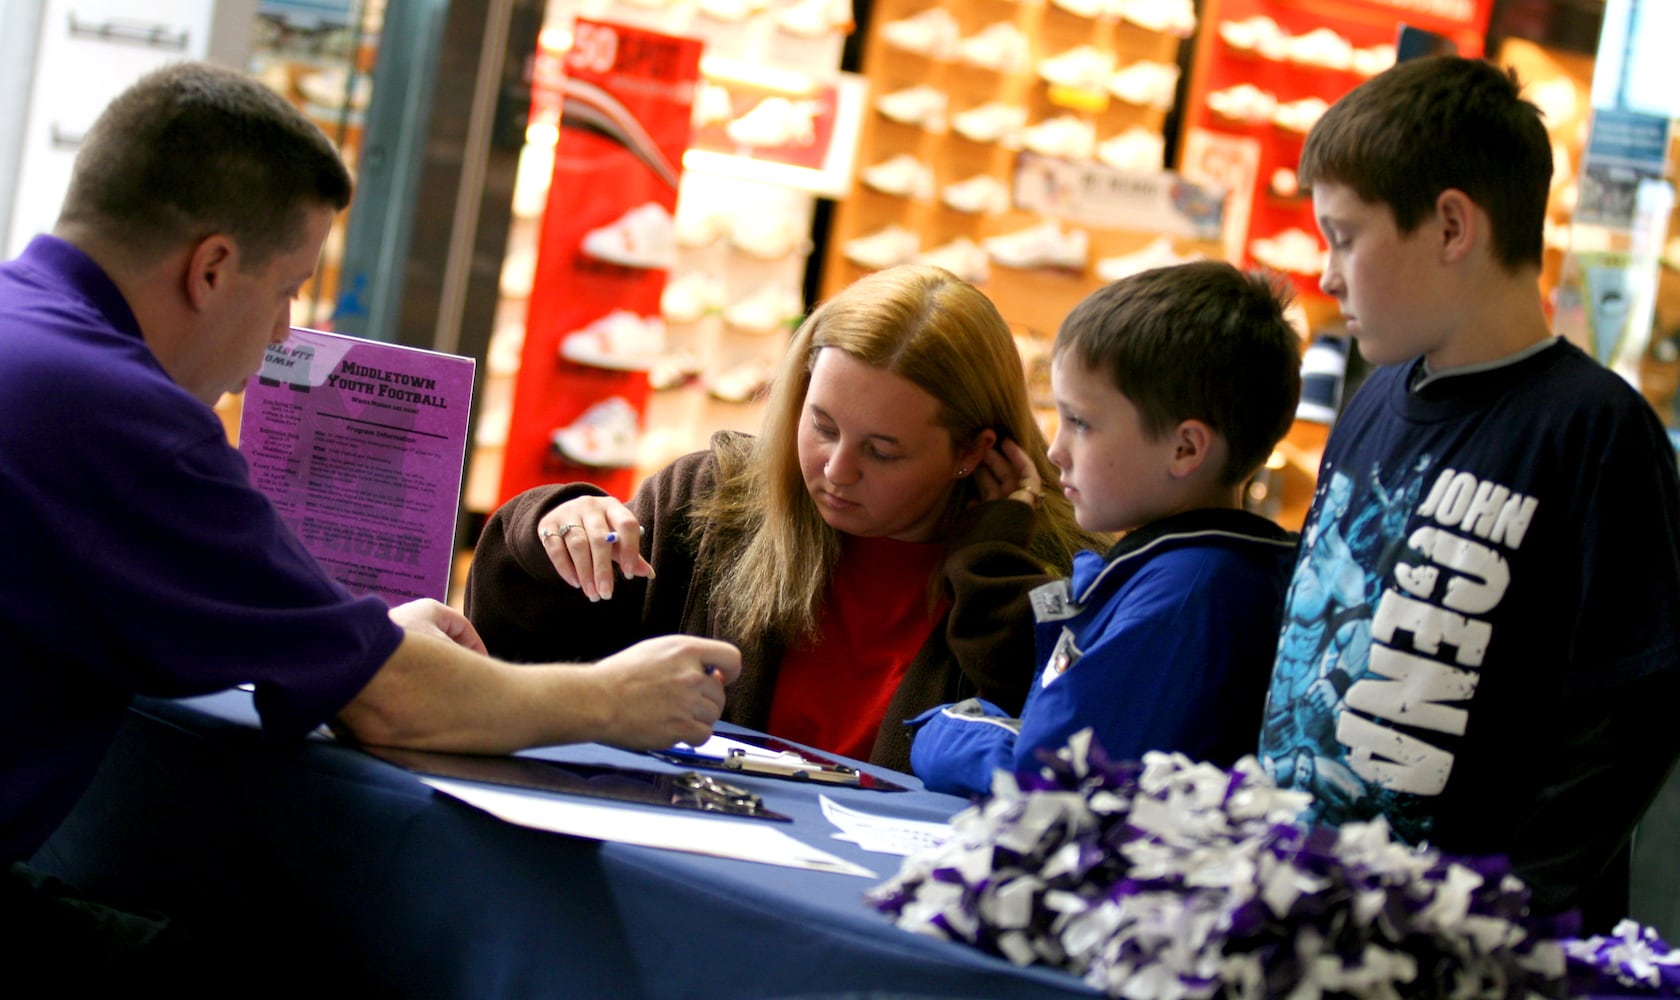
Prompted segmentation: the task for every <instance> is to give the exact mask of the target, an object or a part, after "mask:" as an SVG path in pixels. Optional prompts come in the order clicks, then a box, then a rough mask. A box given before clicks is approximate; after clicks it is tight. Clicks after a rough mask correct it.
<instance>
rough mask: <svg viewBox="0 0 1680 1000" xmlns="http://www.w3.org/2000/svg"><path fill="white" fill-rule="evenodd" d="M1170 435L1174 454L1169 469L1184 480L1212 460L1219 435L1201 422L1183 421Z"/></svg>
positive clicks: (1177, 477)
mask: <svg viewBox="0 0 1680 1000" xmlns="http://www.w3.org/2000/svg"><path fill="white" fill-rule="evenodd" d="M1169 435H1170V437H1171V439H1172V446H1173V452H1172V458H1171V459H1170V460H1169V462H1168V466H1167V467H1168V471H1169V472H1170V473H1171V474H1172V475H1173V477H1174V478H1176V479H1184V478H1186V477H1188V476H1191V475H1193V474H1194V473H1195V472H1196V470H1198V469H1200V468H1201V467H1202V466H1203V465H1205V464H1207V462H1208V461H1210V460H1211V459H1212V457H1213V451H1214V442H1215V440H1217V437H1218V435H1217V434H1216V433H1215V432H1214V429H1213V428H1212V427H1209V426H1208V425H1207V424H1206V423H1203V422H1202V421H1200V420H1182V421H1179V424H1178V426H1177V427H1175V428H1173V429H1172V430H1171V431H1170V432H1169Z"/></svg>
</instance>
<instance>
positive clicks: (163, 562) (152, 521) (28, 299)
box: [0, 236, 402, 861]
mask: <svg viewBox="0 0 1680 1000" xmlns="http://www.w3.org/2000/svg"><path fill="white" fill-rule="evenodd" d="M0 523H3V524H4V525H5V528H6V530H7V536H8V544H7V546H6V549H5V553H6V557H7V566H6V580H7V585H6V593H5V595H4V599H3V600H0V848H3V850H4V852H5V854H4V858H5V860H7V861H11V860H20V859H25V858H28V857H29V856H30V855H31V854H33V853H34V851H35V849H36V848H37V847H39V846H40V844H41V842H42V841H43V840H45V839H46V837H47V836H48V835H50V834H51V833H52V831H53V829H54V828H56V827H57V825H58V824H59V822H60V821H62V820H63V818H64V816H65V815H66V814H67V813H68V812H69V811H70V808H71V807H72V806H73V805H74V804H75V802H76V800H77V799H78V798H79V797H80V796H81V794H82V792H83V791H84V790H85V789H86V788H87V785H88V783H89V782H90V781H91V780H92V778H93V773H94V771H95V769H96V768H97V767H98V765H99V762H100V760H101V758H102V757H103V756H104V754H105V751H106V749H107V747H108V746H109V745H110V742H111V740H112V738H113V736H114V735H115V733H116V729H117V726H118V724H119V722H120V721H121V719H122V715H123V711H124V708H125V707H126V706H127V705H128V702H129V700H130V698H131V697H132V696H133V695H135V694H146V695H154V696H160V697H185V696H191V695H195V694H205V693H209V692H212V691H218V690H222V689H225V688H228V687H231V686H233V685H236V684H241V683H254V684H255V685H256V690H257V696H256V704H257V708H258V710H259V712H260V713H261V715H262V719H263V726H264V728H265V730H266V731H267V732H269V733H270V734H274V735H278V736H288V737H297V736H301V735H302V734H304V733H307V732H308V731H310V730H311V729H313V728H314V727H315V726H317V725H319V724H320V723H321V722H323V721H324V720H326V719H328V718H330V717H331V716H332V715H333V714H334V713H336V712H337V711H338V710H339V709H340V708H342V707H343V706H344V705H345V704H346V703H347V702H348V701H349V700H350V699H351V698H353V697H354V696H355V695H356V693H357V692H359V691H360V690H361V689H362V687H363V686H364V685H365V684H366V683H367V681H368V679H369V678H371V677H372V676H373V674H374V673H375V672H376V671H377V670H378V669H379V667H380V665H381V664H383V663H384V662H385V660H386V659H387V658H389V656H390V655H391V653H392V652H393V651H394V650H395V649H396V647H397V644H398V642H399V641H401V637H402V632H401V629H399V628H398V627H397V626H396V625H395V624H393V623H392V622H391V621H390V619H389V618H388V617H387V615H386V608H385V605H384V603H383V602H381V601H380V600H378V599H377V598H372V597H364V598H356V597H352V596H351V595H350V594H349V593H348V592H347V591H346V590H345V589H344V588H343V587H342V586H340V585H339V584H338V583H336V582H335V581H333V580H332V579H331V578H330V577H328V576H327V575H326V573H325V572H323V571H322V570H321V568H320V566H319V565H318V564H317V563H316V562H315V560H314V559H313V558H312V557H311V556H310V555H309V553H308V552H306V551H305V550H304V549H303V546H302V545H301V544H300V543H299V542H298V541H297V539H296V538H295V537H293V535H292V533H291V532H290V530H289V529H287V527H286V526H285V525H283V524H282V523H281V522H280V519H279V517H278V515H277V514H276V512H275V510H274V508H273V506H272V505H271V504H270V503H269V502H268V500H267V498H266V497H264V496H263V495H262V494H261V493H259V492H258V491H257V490H256V489H255V488H253V487H252V485H251V482H250V477H249V474H248V470H247V468H246V465H245V461H244V459H243V458H242V457H241V456H240V455H239V453H238V451H236V450H235V449H233V448H232V447H231V446H229V445H228V443H227V439H226V435H225V432H224V430H223V428H222V424H221V421H220V420H219V419H218V418H217V416H216V414H215V412H214V411H212V410H211V409H210V408H209V407H207V406H205V405H204V404H203V403H201V402H199V401H198V400H197V399H195V398H193V396H192V395H191V394H190V393H188V392H187V391H186V390H185V389H183V388H181V387H180V386H178V385H176V384H175V382H174V381H172V380H171V379H170V377H169V375H168V374H167V373H166V372H165V371H164V370H163V368H162V367H161V366H160V365H159V364H158V362H157V360H156V359H155V358H154V357H153V356H152V353H151V351H150V350H148V349H147V347H146V345H145V342H144V341H143V340H142V338H141V335H140V329H139V325H138V323H137V322H136V321H135V318H134V315H133V313H132V311H131V310H130V309H129V307H128V304H127V303H126V302H125V301H124V299H123V297H122V294H121V293H120V292H119V291H118V289H117V287H116V285H114V284H113V283H112V282H111V280H110V279H109V278H108V277H107V276H106V275H105V273H104V272H103V271H102V270H101V269H100V268H99V266H98V265H97V264H95V263H94V262H93V261H92V260H91V259H89V258H88V257H87V256H86V255H85V254H83V253H82V252H81V251H80V250H78V249H76V248H75V247H74V246H72V245H71V244H69V243H66V242H64V241H62V240H59V239H55V238H53V237H50V236H41V237H37V238H36V239H35V240H34V241H33V242H31V243H30V244H29V246H28V248H26V249H25V250H24V252H23V254H22V255H21V256H20V257H18V258H17V259H16V260H13V261H10V262H8V263H5V264H0Z"/></svg>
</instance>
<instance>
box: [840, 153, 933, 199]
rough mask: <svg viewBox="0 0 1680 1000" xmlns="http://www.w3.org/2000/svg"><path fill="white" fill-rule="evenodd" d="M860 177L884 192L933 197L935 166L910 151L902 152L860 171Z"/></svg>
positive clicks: (905, 195)
mask: <svg viewBox="0 0 1680 1000" xmlns="http://www.w3.org/2000/svg"><path fill="white" fill-rule="evenodd" d="M858 179H859V180H861V181H862V182H863V183H864V184H865V185H866V186H868V187H871V188H874V189H875V190H877V191H880V192H882V193H883V194H893V195H898V196H899V197H900V198H931V197H933V168H932V167H930V166H928V165H927V164H925V163H923V162H922V161H921V160H918V159H916V157H915V156H913V155H911V154H909V153H900V154H899V155H897V156H895V157H893V158H892V159H890V160H883V161H881V162H880V163H877V164H874V165H873V166H868V167H864V168H863V169H862V170H860V171H858Z"/></svg>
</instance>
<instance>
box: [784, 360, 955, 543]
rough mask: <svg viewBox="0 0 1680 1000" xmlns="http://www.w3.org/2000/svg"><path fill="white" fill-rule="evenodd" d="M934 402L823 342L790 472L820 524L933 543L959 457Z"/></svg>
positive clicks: (900, 380) (850, 531) (905, 381)
mask: <svg viewBox="0 0 1680 1000" xmlns="http://www.w3.org/2000/svg"><path fill="white" fill-rule="evenodd" d="M938 414H939V401H938V400H936V399H934V398H933V397H932V396H931V395H929V394H928V393H926V392H924V391H923V390H922V389H921V388H919V387H918V386H916V385H915V384H914V383H912V382H910V381H909V380H908V379H905V378H902V377H900V376H898V375H894V374H893V373H891V372H889V371H884V370H882V369H880V368H874V367H871V366H870V365H868V364H865V363H864V362H862V361H859V360H858V359H857V358H854V357H852V356H851V355H849V354H847V353H845V352H844V351H841V350H834V349H829V348H823V349H822V350H819V351H818V352H817V361H816V365H815V366H814V367H813V368H812V369H811V385H810V387H809V388H808V389H806V391H805V406H804V409H803V411H802V412H801V413H800V419H799V468H800V471H801V472H802V473H803V475H804V477H805V488H806V489H807V490H809V491H810V494H811V500H812V502H814V503H815V504H816V505H817V510H818V511H820V512H821V513H822V518H823V520H824V521H827V522H828V524H829V525H830V526H831V527H833V528H835V529H837V530H840V531H844V532H846V533H847V534H849V535H862V536H866V537H872V538H874V537H885V538H894V539H897V540H899V541H904V542H927V541H934V540H935V538H934V533H935V531H936V530H937V529H938V527H939V519H940V516H941V515H942V514H943V513H944V511H945V503H946V499H947V497H948V496H949V495H950V491H951V489H952V488H953V487H954V486H955V484H956V482H957V475H958V471H959V470H962V469H964V468H965V467H966V469H967V470H968V471H972V470H973V468H974V465H975V462H976V461H977V460H978V458H979V453H980V452H981V451H983V450H984V447H985V446H984V445H983V444H980V445H977V447H975V448H973V449H970V450H971V451H974V452H975V454H974V455H959V454H957V452H956V449H955V448H954V447H953V446H952V442H951V432H950V431H948V430H946V429H945V428H944V427H943V426H941V425H940V424H939V423H938V422H937V420H936V418H937V417H938Z"/></svg>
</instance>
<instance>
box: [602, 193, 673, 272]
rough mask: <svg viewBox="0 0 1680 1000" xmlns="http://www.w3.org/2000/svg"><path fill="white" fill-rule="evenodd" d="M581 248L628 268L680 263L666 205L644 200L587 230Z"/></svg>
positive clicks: (667, 265) (670, 265) (668, 265)
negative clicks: (608, 221)
mask: <svg viewBox="0 0 1680 1000" xmlns="http://www.w3.org/2000/svg"><path fill="white" fill-rule="evenodd" d="M581 249H582V250H583V253H584V256H586V257H593V258H595V259H596V260H604V261H607V262H608V263H611V264H619V265H622V266H624V267H639V268H663V269H668V268H671V267H675V266H676V263H677V233H676V226H675V224H674V223H673V222H672V219H671V213H670V212H668V211H666V210H665V206H664V205H661V204H659V203H658V202H656V201H648V202H643V203H642V204H640V205H637V206H636V207H635V208H632V209H631V210H630V211H628V212H625V213H624V214H623V215H621V216H619V217H618V218H617V219H615V220H614V221H612V222H610V223H608V224H607V225H605V226H602V227H601V228H599V229H591V230H590V231H589V232H587V233H585V234H584V235H583V243H582V245H581Z"/></svg>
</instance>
